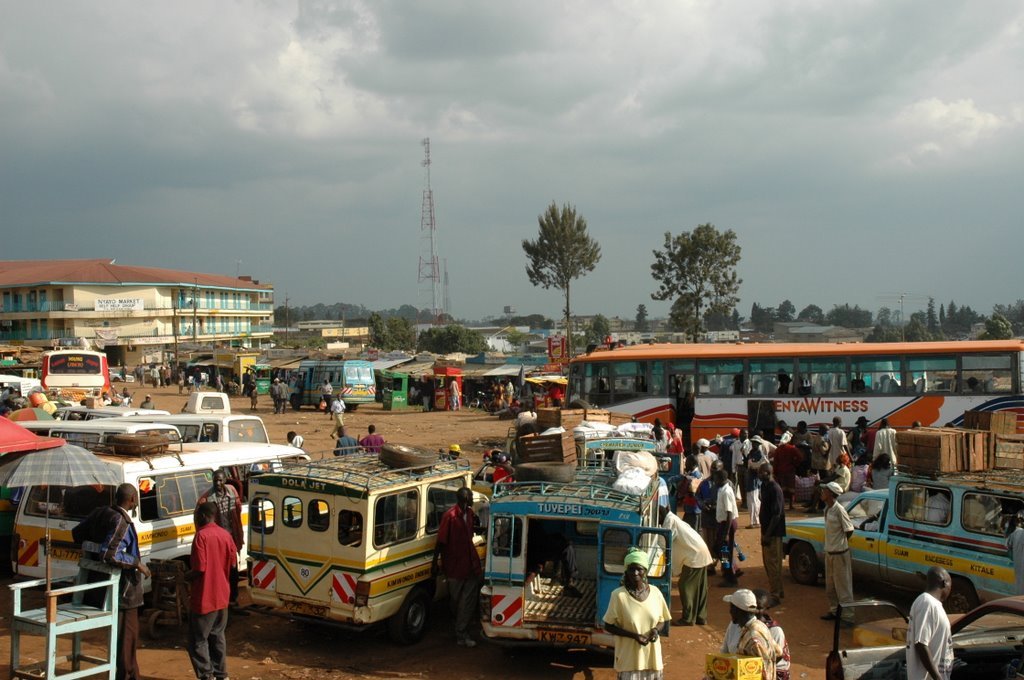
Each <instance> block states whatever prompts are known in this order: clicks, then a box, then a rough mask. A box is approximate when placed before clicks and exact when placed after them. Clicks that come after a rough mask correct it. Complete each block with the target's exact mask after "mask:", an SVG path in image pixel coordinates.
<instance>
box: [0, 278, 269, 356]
mask: <svg viewBox="0 0 1024 680" xmlns="http://www.w3.org/2000/svg"><path fill="white" fill-rule="evenodd" d="M0 301H2V306H0V343H3V344H14V345H17V344H24V345H30V346H35V347H55V346H60V345H71V344H80V343H81V342H82V341H83V340H85V341H88V342H89V343H92V344H94V345H96V346H97V347H100V348H106V349H108V350H110V349H113V348H128V347H136V346H139V347H140V348H142V347H148V348H150V349H169V348H170V347H171V346H172V345H174V344H175V343H180V342H194V343H200V344H216V345H222V346H224V345H226V346H241V345H245V346H249V347H258V346H260V344H261V343H262V342H263V341H264V340H266V339H269V338H270V337H271V336H272V335H273V333H272V325H273V313H274V289H273V286H271V285H268V284H264V283H260V282H259V281H257V280H254V279H252V277H249V276H239V277H232V276H224V275H220V274H203V273H198V272H186V271H178V270H173V269H161V268H157V267H136V266H132V265H121V264H116V263H115V262H114V261H112V260H109V261H108V260H18V261H0ZM108 354H111V355H112V357H113V358H114V359H115V360H116V359H118V358H119V357H117V356H114V355H121V357H123V353H121V352H117V351H115V352H113V353H111V352H110V351H108Z"/></svg>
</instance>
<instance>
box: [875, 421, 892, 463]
mask: <svg viewBox="0 0 1024 680" xmlns="http://www.w3.org/2000/svg"><path fill="white" fill-rule="evenodd" d="M883 453H888V454H889V457H890V458H892V464H893V465H896V429H895V428H893V427H890V426H889V419H888V418H882V420H881V422H879V424H878V432H876V433H875V448H874V450H873V451H872V452H871V458H872V460H873V459H875V458H878V457H879V456H880V455H882V454H883Z"/></svg>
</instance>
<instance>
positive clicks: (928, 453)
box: [896, 428, 965, 473]
mask: <svg viewBox="0 0 1024 680" xmlns="http://www.w3.org/2000/svg"><path fill="white" fill-rule="evenodd" d="M896 443H897V446H898V447H899V455H898V456H897V460H898V464H899V468H900V469H901V470H903V471H906V472H914V473H929V472H960V471H962V470H964V469H965V467H964V463H963V436H962V435H961V434H960V433H959V432H958V431H957V430H952V429H946V428H916V429H913V430H905V431H903V432H897V433H896Z"/></svg>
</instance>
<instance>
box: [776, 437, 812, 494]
mask: <svg viewBox="0 0 1024 680" xmlns="http://www.w3.org/2000/svg"><path fill="white" fill-rule="evenodd" d="M771 462H772V466H773V467H774V469H775V481H777V482H778V483H779V486H781V487H782V491H783V492H784V493H785V494H786V495H787V496H789V509H790V510H792V509H793V499H794V498H795V497H796V471H797V469H798V468H799V467H800V465H801V464H802V463H803V462H804V454H803V451H801V450H800V449H798V448H797V447H795V446H793V445H792V444H790V443H786V444H781V445H779V446H777V447H775V451H773V452H772V461H771Z"/></svg>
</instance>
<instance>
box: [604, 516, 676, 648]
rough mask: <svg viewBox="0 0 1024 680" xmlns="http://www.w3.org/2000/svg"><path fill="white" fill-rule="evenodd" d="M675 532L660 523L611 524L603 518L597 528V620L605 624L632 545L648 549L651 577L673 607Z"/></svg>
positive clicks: (652, 584) (650, 579)
mask: <svg viewBox="0 0 1024 680" xmlns="http://www.w3.org/2000/svg"><path fill="white" fill-rule="evenodd" d="M671 546H672V532H671V531H669V530H668V529H660V528H656V527H638V526H629V525H625V524H607V523H604V522H602V523H601V525H600V527H599V528H598V532H597V554H598V569H597V574H598V575H597V620H596V621H595V624H596V625H597V626H598V627H599V628H603V627H604V624H603V623H602V620H603V618H604V613H605V612H606V611H608V602H609V601H610V600H611V595H612V591H613V590H615V589H616V588H618V587H619V586H620V585H621V581H622V574H623V573H624V572H625V569H624V568H623V566H622V562H623V560H624V559H625V557H626V553H627V552H628V551H629V549H630V548H631V547H635V548H640V549H641V550H643V551H644V552H646V553H647V555H648V559H649V560H650V565H651V566H650V567H649V568H648V570H647V581H648V583H650V585H651V586H652V587H654V588H657V589H658V590H660V591H661V594H662V595H663V596H664V597H665V603H666V604H667V605H669V607H670V608H671V602H672V601H671V597H672V569H671V564H672V563H671Z"/></svg>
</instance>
